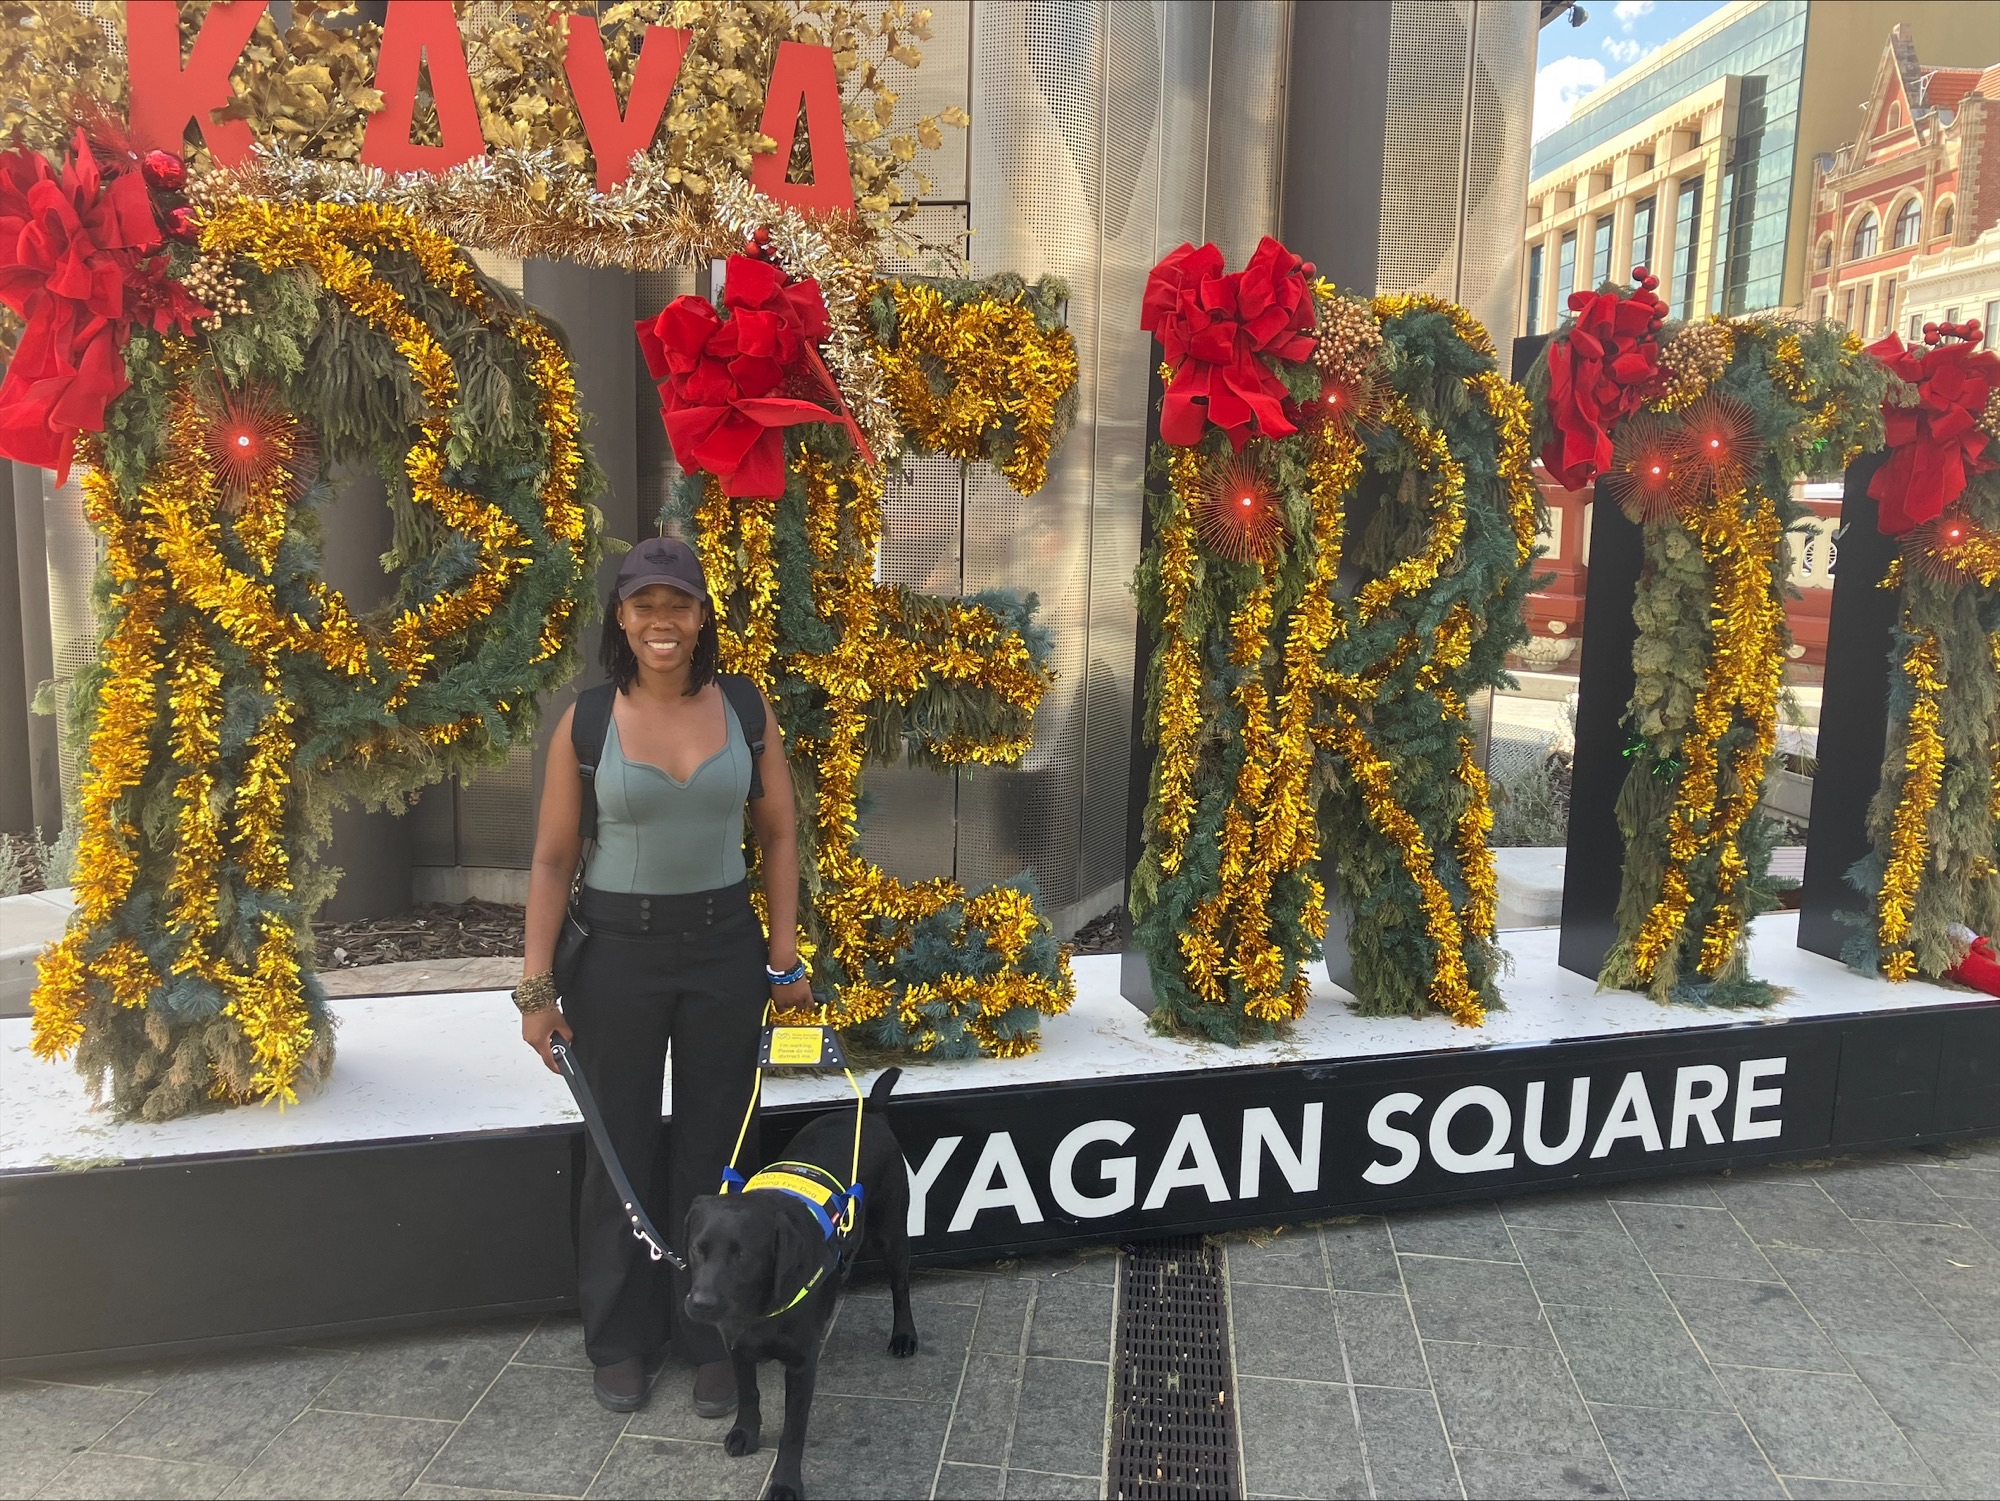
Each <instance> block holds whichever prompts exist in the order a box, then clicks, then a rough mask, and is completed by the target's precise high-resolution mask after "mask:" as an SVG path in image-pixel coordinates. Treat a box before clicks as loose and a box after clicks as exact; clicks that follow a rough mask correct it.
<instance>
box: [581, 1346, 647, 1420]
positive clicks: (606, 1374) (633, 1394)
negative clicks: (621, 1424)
mask: <svg viewBox="0 0 2000 1501" xmlns="http://www.w3.org/2000/svg"><path fill="white" fill-rule="evenodd" d="M590 1388H591V1390H592V1391H594V1392H595V1393H597V1404H598V1406H600V1407H605V1408H608V1409H610V1410H611V1411H612V1412H637V1411H638V1410H639V1409H640V1408H642V1407H644V1406H645V1405H646V1362H645V1361H643V1360H641V1359H640V1358H639V1357H638V1356H636V1355H634V1356H633V1357H632V1358H631V1359H630V1360H620V1361H615V1362H613V1363H612V1364H610V1365H601V1366H599V1367H598V1368H597V1374H596V1375H595V1376H594V1377H592V1378H591V1382H590Z"/></svg>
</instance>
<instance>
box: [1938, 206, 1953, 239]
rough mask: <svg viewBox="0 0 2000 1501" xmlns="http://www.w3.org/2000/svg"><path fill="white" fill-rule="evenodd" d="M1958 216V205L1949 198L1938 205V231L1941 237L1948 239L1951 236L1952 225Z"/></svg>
mask: <svg viewBox="0 0 2000 1501" xmlns="http://www.w3.org/2000/svg"><path fill="white" fill-rule="evenodd" d="M1957 218H1958V205H1957V204H1955V203H1953V202H1952V201H1951V200H1950V199H1949V198H1947V199H1945V201H1944V202H1943V203H1940V204H1939V205H1938V211H1937V232H1938V237H1939V238H1940V239H1945V240H1948V239H1950V238H1951V227H1952V224H1953V223H1954V221H1956V220H1957Z"/></svg>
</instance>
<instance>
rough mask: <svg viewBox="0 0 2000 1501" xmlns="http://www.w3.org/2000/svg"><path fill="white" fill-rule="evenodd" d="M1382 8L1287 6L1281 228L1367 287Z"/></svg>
mask: <svg viewBox="0 0 2000 1501" xmlns="http://www.w3.org/2000/svg"><path fill="white" fill-rule="evenodd" d="M1389 9H1390V6H1389V0H1350V3H1348V4H1343V5H1295V6H1293V7H1292V57H1291V87H1290V89H1289V98H1288V101H1287V112H1286V120H1285V158H1284V161H1285V170H1284V189H1283V193H1282V195H1281V197H1280V200H1279V210H1278V218H1279V224H1280V236H1281V238H1282V239H1283V240H1284V242H1285V244H1286V245H1288V246H1290V247H1291V248H1292V249H1293V250H1294V251H1296V252H1297V253H1298V254H1300V255H1303V256H1305V257H1306V258H1307V259H1309V260H1312V261H1316V262H1318V263H1319V268H1320V270H1321V272H1322V273H1324V274H1325V275H1327V276H1329V277H1331V278H1332V279H1333V280H1334V281H1335V282H1337V283H1338V284H1339V285H1341V286H1343V287H1351V288H1353V289H1355V290H1357V291H1361V292H1365V293H1372V292H1373V291H1374V290H1375V287H1376V277H1377V267H1378V265H1379V263H1380V258H1381V232H1382V229H1381V205H1382V147H1383V143H1384V132H1385V131H1386V129H1387V123H1388V112H1389Z"/></svg>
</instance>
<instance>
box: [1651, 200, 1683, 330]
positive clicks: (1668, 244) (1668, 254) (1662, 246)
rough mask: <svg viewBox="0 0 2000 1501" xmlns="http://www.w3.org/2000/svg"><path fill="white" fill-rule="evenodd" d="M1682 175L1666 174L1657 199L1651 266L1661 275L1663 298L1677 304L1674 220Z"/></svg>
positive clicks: (1671, 305) (1666, 301) (1678, 205)
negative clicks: (1676, 176)
mask: <svg viewBox="0 0 2000 1501" xmlns="http://www.w3.org/2000/svg"><path fill="white" fill-rule="evenodd" d="M1680 196H1681V185H1680V179H1679V178H1675V177H1669V178H1665V179H1663V180H1662V181H1661V183H1660V190H1659V196H1658V197H1657V198H1655V199H1654V202H1653V264H1652V266H1651V267H1650V268H1649V269H1650V270H1651V271H1652V273H1653V274H1654V275H1655V276H1657V277H1659V279H1660V292H1661V297H1662V300H1663V301H1664V302H1665V303H1666V304H1667V306H1668V307H1669V308H1671V307H1673V305H1674V222H1675V215H1676V213H1677V212H1678V211H1679V208H1680Z"/></svg>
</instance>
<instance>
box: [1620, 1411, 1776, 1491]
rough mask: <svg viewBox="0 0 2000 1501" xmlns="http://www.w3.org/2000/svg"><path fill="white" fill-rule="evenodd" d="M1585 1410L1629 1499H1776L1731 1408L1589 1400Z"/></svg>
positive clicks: (1769, 1476) (1771, 1479) (1772, 1478)
mask: <svg viewBox="0 0 2000 1501" xmlns="http://www.w3.org/2000/svg"><path fill="white" fill-rule="evenodd" d="M1590 1415H1591V1417H1593V1418H1594V1419H1596V1421H1597V1431H1598V1434H1599V1435H1600V1436H1601V1437H1602V1438H1603V1440H1604V1447H1605V1448H1606V1449H1608V1450H1609V1451H1610V1453H1611V1462H1612V1463H1613V1464H1614V1465H1616V1466H1617V1468H1618V1477H1619V1479H1620V1480H1622V1481H1623V1482H1624V1485H1625V1494H1626V1495H1628V1496H1630V1497H1632V1501H1682V1498H1686V1501H1707V1498H1710V1497H1713V1498H1715V1501H1739V1498H1740V1501H1752V1498H1757V1501H1762V1498H1765V1497H1775V1498H1779V1501H1782V1498H1783V1497H1784V1494H1785V1489H1784V1487H1783V1486H1782V1485H1780V1484H1779V1483H1778V1477H1777V1476H1776V1475H1774V1474H1773V1473H1772V1472H1771V1466H1770V1465H1769V1464H1768V1463H1766V1462H1765V1459H1764V1456H1763V1455H1762V1454H1761V1453H1759V1452H1758V1450H1757V1445H1756V1444H1755V1442H1753V1441H1752V1439H1751V1437H1750V1435H1749V1433H1748V1431H1746V1430H1745V1428H1744V1427H1743V1420H1742V1419H1741V1418H1739V1417H1738V1416H1737V1415H1736V1414H1735V1413H1733V1412H1662V1411H1660V1410H1659V1409H1658V1408H1653V1407H1643V1408H1642V1407H1604V1406H1597V1405H1593V1406H1592V1407H1591V1409H1590Z"/></svg>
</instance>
